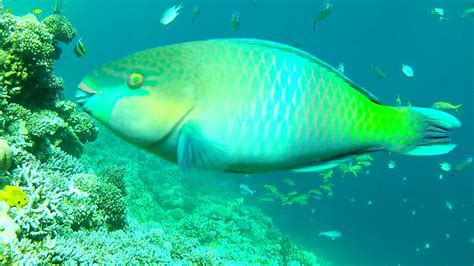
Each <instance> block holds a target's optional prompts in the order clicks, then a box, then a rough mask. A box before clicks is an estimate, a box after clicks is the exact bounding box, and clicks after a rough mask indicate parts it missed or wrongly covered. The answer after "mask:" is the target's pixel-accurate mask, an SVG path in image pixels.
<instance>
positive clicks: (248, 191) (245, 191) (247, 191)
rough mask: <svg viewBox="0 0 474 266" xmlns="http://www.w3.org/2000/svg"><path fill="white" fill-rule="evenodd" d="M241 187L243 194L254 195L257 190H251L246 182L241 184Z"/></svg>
mask: <svg viewBox="0 0 474 266" xmlns="http://www.w3.org/2000/svg"><path fill="white" fill-rule="evenodd" d="M239 188H240V193H241V194H242V195H253V194H254V193H255V192H256V191H255V190H251V189H250V187H249V186H248V185H246V184H240V185H239Z"/></svg>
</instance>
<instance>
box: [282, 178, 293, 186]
mask: <svg viewBox="0 0 474 266" xmlns="http://www.w3.org/2000/svg"><path fill="white" fill-rule="evenodd" d="M281 181H282V182H284V183H286V184H287V185H288V186H295V181H293V180H292V179H289V178H283V179H282V180H281Z"/></svg>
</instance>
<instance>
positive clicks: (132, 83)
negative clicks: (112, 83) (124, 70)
mask: <svg viewBox="0 0 474 266" xmlns="http://www.w3.org/2000/svg"><path fill="white" fill-rule="evenodd" d="M143 81H145V77H144V76H143V75H142V74H140V73H132V74H130V75H128V79H127V83H128V86H129V87H130V88H132V89H137V88H140V87H141V86H142V84H143Z"/></svg>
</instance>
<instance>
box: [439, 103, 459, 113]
mask: <svg viewBox="0 0 474 266" xmlns="http://www.w3.org/2000/svg"><path fill="white" fill-rule="evenodd" d="M461 106H462V104H458V105H454V104H451V103H448V102H435V103H433V106H432V108H435V109H440V110H455V111H456V112H458V113H459V108H461Z"/></svg>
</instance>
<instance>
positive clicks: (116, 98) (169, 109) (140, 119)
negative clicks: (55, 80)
mask: <svg viewBox="0 0 474 266" xmlns="http://www.w3.org/2000/svg"><path fill="white" fill-rule="evenodd" d="M157 49H160V48H155V49H151V50H147V51H143V52H138V53H135V54H132V55H130V56H127V57H125V58H122V59H118V60H116V61H112V62H109V63H106V64H104V65H102V66H100V67H99V68H97V69H95V70H93V71H92V72H91V73H89V74H88V75H86V76H85V77H84V78H83V80H82V81H81V83H80V84H79V88H78V89H77V91H76V99H77V103H78V104H79V105H80V106H82V108H83V109H84V110H85V111H86V112H87V113H89V114H90V115H91V116H93V117H94V118H96V119H97V120H98V121H99V122H100V123H102V124H104V125H105V126H106V127H108V128H109V129H110V130H111V131H113V132H114V133H115V134H117V135H118V136H119V137H121V138H123V139H124V140H126V141H128V142H130V143H132V144H135V145H137V146H139V147H142V148H145V149H146V148H148V147H150V146H151V145H155V144H158V143H160V142H161V141H162V140H165V139H166V138H167V137H169V136H170V135H172V134H171V133H173V132H176V131H175V130H177V129H178V128H179V127H178V125H179V124H180V123H182V122H183V121H184V118H185V117H186V116H187V115H188V114H189V112H190V111H191V110H192V108H193V106H194V101H195V97H194V88H193V87H192V86H189V85H187V84H186V83H185V82H186V81H183V80H182V79H181V78H180V76H179V75H177V74H176V72H175V71H179V67H177V68H175V67H173V66H172V64H174V65H176V63H173V62H171V63H170V61H173V60H170V59H169V57H166V56H167V55H166V53H160V52H159V51H157ZM163 54H164V55H163ZM173 69H174V70H173Z"/></svg>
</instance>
